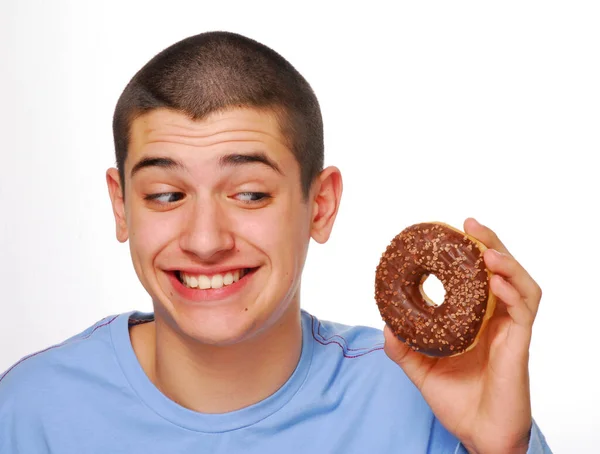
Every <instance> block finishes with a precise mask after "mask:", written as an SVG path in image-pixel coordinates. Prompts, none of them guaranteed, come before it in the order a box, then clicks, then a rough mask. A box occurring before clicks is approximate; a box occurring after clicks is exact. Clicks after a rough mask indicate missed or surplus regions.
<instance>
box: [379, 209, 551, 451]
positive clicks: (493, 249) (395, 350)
mask: <svg viewBox="0 0 600 454" xmlns="http://www.w3.org/2000/svg"><path fill="white" fill-rule="evenodd" d="M464 230H465V232H466V233H467V234H469V235H471V236H473V237H475V238H477V239H478V240H479V241H481V242H482V243H483V244H485V245H486V246H487V247H488V248H489V249H488V250H487V251H485V253H484V260H485V264H486V266H487V268H488V269H489V270H490V271H491V272H492V274H493V275H492V277H491V279H490V290H491V292H492V293H494V295H496V297H497V303H496V309H495V311H494V315H493V316H492V318H491V319H490V320H489V322H488V325H487V327H486V328H485V330H484V331H483V333H482V334H481V337H480V338H479V342H478V343H477V345H476V347H475V348H473V349H472V350H471V351H469V352H467V353H464V354H462V355H460V356H456V357H452V358H433V357H429V356H425V355H423V354H421V353H417V352H415V351H413V350H412V349H410V348H409V347H407V346H406V344H404V343H403V342H401V341H400V340H398V339H397V338H396V337H395V336H394V335H393V334H392V332H391V331H390V330H389V328H388V327H387V326H386V327H385V330H384V332H385V352H386V354H387V355H388V356H389V357H390V358H391V359H392V360H393V361H395V362H396V363H398V364H399V365H400V366H401V367H402V369H403V370H404V372H405V373H406V375H407V376H408V377H409V378H410V379H411V380H412V382H413V383H414V384H415V385H416V386H417V387H418V389H419V390H420V391H421V394H422V395H423V397H424V398H425V400H426V401H427V403H428V404H429V406H430V407H431V409H432V410H433V413H434V414H435V416H436V417H437V418H438V419H439V421H440V422H441V423H442V424H443V425H444V427H446V428H447V429H448V430H449V431H450V432H452V433H453V434H454V435H455V436H456V437H457V438H458V439H459V440H460V441H461V442H462V444H463V445H464V446H465V447H466V448H467V449H468V450H469V451H470V452H474V453H485V454H487V453H503V454H506V453H520V452H523V453H524V452H526V451H527V446H528V443H529V432H530V429H531V424H532V418H531V400H530V395H529V369H528V362H529V344H530V341H531V330H532V326H533V321H534V319H535V315H536V313H537V310H538V305H539V303H540V299H541V295H542V293H541V289H540V287H539V286H538V285H537V284H536V282H535V281H534V280H533V279H532V278H531V276H529V274H528V273H527V271H526V270H525V269H524V268H523V267H522V266H521V265H520V264H519V263H518V262H517V261H516V260H515V258H514V257H512V255H510V253H509V252H508V250H507V249H506V247H505V246H504V245H503V244H502V242H501V241H500V240H499V239H498V237H497V236H496V234H495V233H494V232H493V231H492V230H490V229H489V228H487V227H484V226H482V225H481V224H479V223H478V222H477V221H475V220H474V219H467V220H466V221H465V223H464Z"/></svg>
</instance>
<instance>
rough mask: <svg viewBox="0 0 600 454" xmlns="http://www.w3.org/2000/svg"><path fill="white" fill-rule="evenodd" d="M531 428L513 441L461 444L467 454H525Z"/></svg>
mask: <svg viewBox="0 0 600 454" xmlns="http://www.w3.org/2000/svg"><path fill="white" fill-rule="evenodd" d="M531 426H532V424H530V426H529V430H527V432H525V433H524V434H523V435H522V436H520V437H516V439H514V441H509V440H506V439H504V440H502V441H500V440H498V439H496V440H493V441H491V440H487V439H486V440H477V441H462V440H461V444H462V445H463V446H464V448H465V449H466V450H467V452H468V453H469V454H527V450H528V449H529V440H530V438H531Z"/></svg>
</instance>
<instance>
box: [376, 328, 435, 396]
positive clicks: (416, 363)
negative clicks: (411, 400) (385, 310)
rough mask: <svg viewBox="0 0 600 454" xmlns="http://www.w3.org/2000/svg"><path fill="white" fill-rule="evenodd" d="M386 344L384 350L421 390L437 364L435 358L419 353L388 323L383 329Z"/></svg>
mask: <svg viewBox="0 0 600 454" xmlns="http://www.w3.org/2000/svg"><path fill="white" fill-rule="evenodd" d="M383 335H384V338H385V345H384V348H383V351H384V352H385V354H386V355H387V356H388V357H389V358H390V359H391V360H392V361H394V362H395V363H396V364H398V365H399V366H400V367H401V368H402V370H404V373H405V374H406V375H407V377H408V378H409V379H410V381H412V382H413V383H414V385H415V386H416V387H417V388H418V389H419V390H421V387H422V385H423V382H424V381H425V377H426V376H427V374H428V373H429V371H430V370H431V368H432V367H433V365H434V364H435V358H430V357H429V356H426V355H423V354H421V353H417V352H416V351H414V350H413V349H412V348H410V347H409V346H408V345H406V344H405V343H404V342H402V341H401V340H400V339H398V338H397V337H396V336H395V335H394V334H393V333H392V331H391V330H390V328H389V327H388V326H387V325H386V326H385V328H384V329H383Z"/></svg>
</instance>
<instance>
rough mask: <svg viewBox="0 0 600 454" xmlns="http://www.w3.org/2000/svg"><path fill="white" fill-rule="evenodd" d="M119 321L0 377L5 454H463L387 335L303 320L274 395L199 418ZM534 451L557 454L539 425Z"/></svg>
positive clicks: (138, 316) (137, 319)
mask: <svg viewBox="0 0 600 454" xmlns="http://www.w3.org/2000/svg"><path fill="white" fill-rule="evenodd" d="M149 320H152V314H142V313H139V312H130V313H127V314H121V315H118V316H111V317H108V318H106V319H104V320H101V321H100V322H98V323H96V324H95V325H94V326H92V327H90V328H88V329H87V330H85V331H84V332H82V333H81V334H79V335H77V336H75V337H72V338H70V339H68V340H67V341H65V342H63V343H62V344H59V345H56V346H53V347H50V348H48V349H46V350H43V351H41V352H39V353H35V354H33V355H30V356H28V357H25V358H23V359H22V360H21V361H19V362H18V363H17V364H15V365H14V366H13V367H11V368H10V369H8V371H6V372H5V373H4V374H2V375H0V453H1V454H9V453H10V454H34V453H35V454H42V453H56V454H81V453H86V454H91V453H103V454H104V453H110V454H117V453H127V454H136V453H143V454H153V453H161V454H163V453H178V454H187V453H189V454H191V453H193V454H202V453H211V454H219V453H223V454H235V453H247V454H265V453H344V454H352V453H360V454H364V453H373V454H375V453H377V454H379V453H394V454H398V453H410V454H419V453H436V454H437V453H449V454H454V453H461V452H466V451H465V450H464V448H463V447H462V445H460V443H459V441H458V440H457V439H456V438H455V437H454V436H453V435H451V434H450V433H449V432H448V431H447V430H446V429H445V428H444V427H442V426H441V424H440V423H439V422H438V420H437V419H436V418H435V417H434V416H433V414H432V412H431V409H430V408H429V406H428V405H427V403H426V402H425V401H424V399H423V398H422V396H421V394H420V393H419V391H418V390H417V389H416V388H415V387H414V386H413V384H412V383H411V382H410V381H409V380H408V378H407V377H406V375H405V374H404V372H403V371H402V369H401V368H400V367H399V366H398V365H396V364H395V363H393V362H392V361H391V360H390V359H388V357H387V356H386V355H385V353H384V352H383V334H382V332H381V331H380V330H376V329H373V328H366V327H347V326H344V325H340V324H335V323H329V322H322V321H319V320H317V319H316V318H315V317H313V316H312V315H310V314H308V313H306V312H302V332H303V342H302V354H301V357H300V361H299V363H298V365H297V367H296V370H295V371H294V373H293V375H292V376H291V377H290V379H289V380H288V381H287V382H286V383H285V384H284V385H283V386H282V387H281V388H280V389H279V390H278V391H277V392H276V393H274V394H273V395H271V396H270V397H268V398H267V399H265V400H263V401H261V402H259V403H257V404H255V405H252V406H250V407H247V408H244V409H241V410H238V411H234V412H231V413H225V414H216V415H215V414H201V413H197V412H194V411H191V410H189V409H186V408H184V407H182V406H180V405H178V404H177V403H175V402H173V401H171V400H170V399H168V398H167V397H166V396H165V395H163V394H162V393H161V392H160V391H159V390H158V389H157V388H156V387H155V386H154V385H153V383H152V382H151V381H150V380H149V379H148V377H147V376H146V374H145V373H144V371H143V369H142V367H141V366H140V364H139V362H138V360H137V357H136V356H135V353H134V351H133V348H132V346H131V341H130V337H129V326H130V325H131V324H135V323H143V322H144V321H149ZM529 452H530V453H548V452H550V450H549V449H548V447H547V445H546V443H545V441H544V438H543V436H542V435H541V433H540V432H539V430H538V428H537V426H536V425H535V424H534V425H533V428H532V435H531V442H530V449H529Z"/></svg>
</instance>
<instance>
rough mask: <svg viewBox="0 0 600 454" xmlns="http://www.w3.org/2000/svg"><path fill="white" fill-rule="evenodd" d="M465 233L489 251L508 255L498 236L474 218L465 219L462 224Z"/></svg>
mask: <svg viewBox="0 0 600 454" xmlns="http://www.w3.org/2000/svg"><path fill="white" fill-rule="evenodd" d="M464 229H465V233H466V234H467V235H471V236H472V237H474V238H476V239H478V240H479V241H481V242H482V243H483V244H485V246H486V247H488V248H490V249H496V250H497V251H500V252H502V253H504V254H507V255H510V252H508V249H506V246H504V244H503V243H502V241H500V238H498V235H496V233H494V231H493V230H492V229H490V228H488V227H486V226H484V225H481V224H480V223H479V222H478V221H476V220H475V219H474V218H467V219H466V220H465V223H464Z"/></svg>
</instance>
